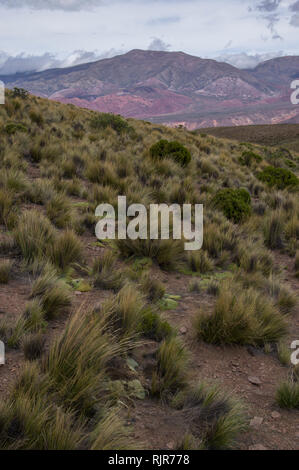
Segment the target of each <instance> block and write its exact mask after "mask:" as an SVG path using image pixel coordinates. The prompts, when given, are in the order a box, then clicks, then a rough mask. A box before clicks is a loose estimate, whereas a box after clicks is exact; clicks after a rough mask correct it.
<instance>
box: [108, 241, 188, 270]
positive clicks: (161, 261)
mask: <svg viewBox="0 0 299 470" xmlns="http://www.w3.org/2000/svg"><path fill="white" fill-rule="evenodd" d="M116 247H117V248H118V250H119V252H120V255H121V256H122V257H123V258H130V257H137V258H144V257H145V258H151V259H152V260H154V261H155V262H156V263H157V264H158V265H159V266H160V267H161V268H162V269H165V270H175V269H176V268H177V267H178V266H180V265H181V264H182V263H183V260H184V257H185V251H184V243H183V241H181V240H140V239H138V240H131V239H127V240H117V241H116Z"/></svg>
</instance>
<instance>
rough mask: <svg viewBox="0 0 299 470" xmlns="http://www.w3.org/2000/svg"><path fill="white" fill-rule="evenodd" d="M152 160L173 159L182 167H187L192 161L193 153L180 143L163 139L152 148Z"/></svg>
mask: <svg viewBox="0 0 299 470" xmlns="http://www.w3.org/2000/svg"><path fill="white" fill-rule="evenodd" d="M150 155H151V157H152V158H158V159H160V160H162V159H163V158H168V157H169V158H172V159H173V160H174V161H176V162H177V163H179V164H180V165H181V166H187V165H188V163H190V161H191V153H190V152H189V150H188V149H186V147H184V146H183V145H182V144H181V143H180V142H177V141H173V142H169V141H168V140H165V139H162V140H159V142H157V143H156V144H154V145H152V147H151V148H150Z"/></svg>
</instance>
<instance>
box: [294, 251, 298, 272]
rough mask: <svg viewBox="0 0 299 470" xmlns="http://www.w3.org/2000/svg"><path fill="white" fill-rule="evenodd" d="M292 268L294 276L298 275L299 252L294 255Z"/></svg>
mask: <svg viewBox="0 0 299 470" xmlns="http://www.w3.org/2000/svg"><path fill="white" fill-rule="evenodd" d="M294 268H295V271H296V274H298V275H299V251H297V253H296V255H295V263H294Z"/></svg>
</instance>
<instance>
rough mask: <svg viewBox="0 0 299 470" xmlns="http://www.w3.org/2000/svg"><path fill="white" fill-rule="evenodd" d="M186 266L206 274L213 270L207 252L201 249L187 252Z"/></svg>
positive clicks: (195, 271)
mask: <svg viewBox="0 0 299 470" xmlns="http://www.w3.org/2000/svg"><path fill="white" fill-rule="evenodd" d="M188 266H189V267H190V269H191V271H192V272H194V273H200V274H206V273H208V272H210V271H212V270H213V262H212V261H211V260H210V258H209V256H208V254H207V253H206V252H205V251H203V250H200V251H197V252H194V251H191V252H189V254H188Z"/></svg>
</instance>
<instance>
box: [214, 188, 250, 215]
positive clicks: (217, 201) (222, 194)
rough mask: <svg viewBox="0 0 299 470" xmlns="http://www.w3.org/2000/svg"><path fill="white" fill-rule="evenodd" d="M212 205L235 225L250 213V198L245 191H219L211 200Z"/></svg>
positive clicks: (228, 189)
mask: <svg viewBox="0 0 299 470" xmlns="http://www.w3.org/2000/svg"><path fill="white" fill-rule="evenodd" d="M213 204H214V205H215V207H216V208H217V209H219V210H221V211H222V212H223V213H224V215H225V216H226V217H227V218H228V219H230V220H233V221H234V222H235V223H238V222H241V221H242V220H244V219H245V218H246V217H248V216H249V215H250V213H251V197H250V194H249V193H248V192H247V191H246V190H245V189H231V188H227V189H221V190H220V191H218V192H217V193H216V195H215V196H214V198H213Z"/></svg>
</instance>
